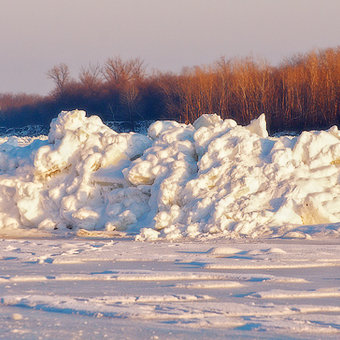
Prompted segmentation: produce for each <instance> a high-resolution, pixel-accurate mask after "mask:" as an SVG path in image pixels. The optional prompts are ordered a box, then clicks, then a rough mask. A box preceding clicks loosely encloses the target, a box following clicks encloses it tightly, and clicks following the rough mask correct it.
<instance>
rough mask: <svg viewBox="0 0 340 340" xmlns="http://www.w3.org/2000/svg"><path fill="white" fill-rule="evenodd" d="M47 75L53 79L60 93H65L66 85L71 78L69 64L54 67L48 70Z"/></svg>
mask: <svg viewBox="0 0 340 340" xmlns="http://www.w3.org/2000/svg"><path fill="white" fill-rule="evenodd" d="M47 77H48V78H50V79H52V80H53V81H54V83H55V85H56V90H57V91H58V92H59V93H63V92H64V90H65V86H66V85H67V83H68V82H70V80H71V76H70V70H69V68H68V66H67V65H66V64H64V63H61V64H59V65H56V66H54V67H52V68H51V69H50V70H49V71H48V72H47Z"/></svg>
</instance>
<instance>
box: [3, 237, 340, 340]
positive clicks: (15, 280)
mask: <svg viewBox="0 0 340 340" xmlns="http://www.w3.org/2000/svg"><path fill="white" fill-rule="evenodd" d="M0 249H1V250H0V273H1V274H0V338H2V339H38V338H41V339H47V338H51V339H94V338H98V339H101V338H108V339H137V338H138V339H193V338H195V339H207V338H215V339H222V338H230V337H236V338H242V339H243V338H253V337H255V338H263V339H266V338H268V339H272V338H275V339H287V338H288V339H289V338H293V339H311V338H312V339H313V338H315V339H320V338H330V339H332V338H334V339H336V338H339V337H340V289H339V282H340V281H339V280H340V244H339V241H338V240H337V241H329V240H328V241H323V242H322V241H308V240H303V241H302V240H277V241H274V240H270V241H257V242H254V241H253V242H244V241H243V242H241V241H233V242H231V241H226V240H214V241H205V242H181V243H169V242H164V241H162V242H155V243H149V242H146V243H144V242H135V241H133V240H132V239H129V238H119V237H112V238H111V239H104V238H97V239H96V238H81V237H76V238H74V237H73V238H71V239H67V238H63V239H30V238H26V239H6V238H3V239H1V240H0Z"/></svg>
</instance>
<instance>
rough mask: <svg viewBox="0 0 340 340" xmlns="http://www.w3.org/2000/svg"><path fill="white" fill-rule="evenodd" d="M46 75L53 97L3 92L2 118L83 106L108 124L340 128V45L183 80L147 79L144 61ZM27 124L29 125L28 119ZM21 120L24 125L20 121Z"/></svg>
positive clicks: (188, 72)
mask: <svg viewBox="0 0 340 340" xmlns="http://www.w3.org/2000/svg"><path fill="white" fill-rule="evenodd" d="M47 76H48V77H49V78H50V79H51V80H52V81H53V82H54V85H55V88H54V90H53V91H52V93H51V94H50V95H49V96H46V97H39V96H29V95H25V94H21V95H12V94H2V95H1V94H0V120H2V122H6V121H7V122H15V119H16V117H19V116H20V117H23V119H24V118H25V112H26V113H27V115H26V118H27V117H30V119H31V120H32V119H33V120H34V119H40V120H42V121H44V122H45V121H46V123H48V121H49V120H50V119H51V118H52V116H55V115H56V114H57V113H58V112H59V111H60V110H62V109H73V108H81V109H85V110H86V111H88V112H89V113H90V114H98V115H100V116H101V117H102V118H103V119H104V120H129V121H130V123H131V127H132V128H133V123H134V121H136V120H144V119H175V120H178V121H181V122H187V123H189V122H193V121H194V120H195V119H197V118H198V117H199V116H200V115H202V114H204V113H217V114H219V115H220V116H221V117H222V118H233V119H235V120H236V121H237V122H238V123H241V124H246V123H249V122H250V120H252V119H254V118H256V117H258V116H259V115H260V114H261V113H265V114H266V117H267V121H268V125H269V129H270V130H271V131H280V130H302V129H311V128H325V127H329V126H331V125H334V124H337V125H339V124H340V108H339V101H340V47H337V48H332V49H326V50H321V51H312V52H310V53H308V54H305V55H297V56H294V57H291V58H289V59H286V60H284V61H283V62H282V63H281V64H280V65H279V66H275V67H274V66H272V65H270V64H268V63H266V62H265V61H257V60H254V59H252V58H244V59H232V60H227V59H225V58H220V59H219V60H217V61H216V62H215V63H213V64H211V65H205V66H196V67H192V68H186V69H183V71H182V72H181V73H180V74H174V73H162V72H157V73H154V74H152V75H148V74H147V73H146V67H145V65H144V63H143V61H142V60H140V59H139V58H135V59H130V60H126V61H124V60H122V59H121V58H120V57H114V58H109V59H107V61H106V62H105V64H104V65H103V66H100V65H93V64H90V65H88V66H87V67H82V68H81V70H80V73H79V75H78V79H73V78H72V77H71V73H70V70H69V68H68V66H67V65H66V64H59V65H56V66H54V67H53V68H51V69H50V70H49V71H48V73H47ZM24 120H25V119H24ZM21 121H22V119H21Z"/></svg>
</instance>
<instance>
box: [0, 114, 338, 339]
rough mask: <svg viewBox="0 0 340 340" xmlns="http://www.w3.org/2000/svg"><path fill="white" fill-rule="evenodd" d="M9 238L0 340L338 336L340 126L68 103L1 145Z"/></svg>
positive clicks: (0, 202) (1, 253)
mask: <svg viewBox="0 0 340 340" xmlns="http://www.w3.org/2000/svg"><path fill="white" fill-rule="evenodd" d="M143 241H147V242H143ZM0 242H1V245H0V268H1V271H0V294H1V295H0V311H1V313H0V337H2V338H5V339H16V338H23V339H32V338H39V337H41V338H62V339H65V338H67V339H69V338H73V339H77V338H86V339H88V338H104V337H107V338H117V339H121V338H150V339H163V338H176V339H182V338H184V339H186V338H188V339H189V338H190V339H191V338H202V339H206V338H224V337H239V338H240V337H241V338H247V337H257V338H282V339H286V338H289V337H291V338H308V339H309V338H313V337H314V338H317V339H319V338H332V337H333V338H339V336H340V289H339V282H340V281H339V280H340V268H339V267H340V132H339V130H338V128H337V127H332V128H331V129H329V130H328V131H312V132H303V133H302V134H301V135H299V136H279V137H269V136H268V133H267V131H266V122H265V117H264V116H263V115H262V116H260V117H259V118H258V119H257V120H254V121H253V122H252V123H251V124H250V125H248V126H239V125H237V124H236V123H235V122H234V121H232V120H224V121H223V120H221V119H220V118H219V117H218V116H216V115H203V116H202V117H200V118H199V119H198V120H197V121H196V122H194V123H193V125H184V124H179V123H176V122H172V121H162V122H155V123H153V124H152V125H151V126H150V127H149V129H148V133H147V134H138V133H116V132H115V131H113V130H112V129H110V128H109V127H108V126H106V125H104V124H103V123H102V122H101V120H100V119H99V118H98V117H95V116H92V117H86V115H85V112H83V111H78V110H75V111H71V112H62V113H61V114H60V115H59V116H58V118H57V119H55V120H53V121H52V122H51V128H50V131H49V135H48V137H47V136H40V137H15V136H12V137H3V138H1V139H0Z"/></svg>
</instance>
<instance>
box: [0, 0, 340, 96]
mask: <svg viewBox="0 0 340 340" xmlns="http://www.w3.org/2000/svg"><path fill="white" fill-rule="evenodd" d="M1 4H2V6H1V7H2V9H1V12H0V32H1V33H0V34H1V49H0V51H1V52H0V75H1V82H0V93H4V92H13V93H19V92H26V93H38V94H47V93H48V92H50V91H51V90H52V88H53V86H54V84H53V82H52V81H51V80H49V79H48V78H47V76H46V73H47V71H48V70H49V69H50V68H51V67H53V66H54V65H56V64H59V63H62V62H63V63H66V64H67V65H68V66H69V67H70V70H71V72H72V75H73V76H75V77H77V75H78V72H79V70H80V68H81V66H87V65H88V64H89V63H92V64H96V63H99V64H103V63H104V62H105V60H106V59H107V58H109V57H112V56H118V55H119V56H121V57H122V58H123V59H129V58H135V57H139V58H141V59H142V60H143V61H144V62H145V65H147V69H148V71H149V72H152V70H153V69H156V70H160V71H173V72H179V71H180V70H181V69H182V68H183V67H187V66H189V67H190V66H194V65H202V64H209V63H212V62H214V61H216V60H217V59H218V58H220V57H221V56H225V57H226V58H228V59H229V58H234V57H246V56H253V57H255V58H264V59H266V60H268V61H269V62H270V63H272V64H277V63H278V62H280V61H282V60H283V58H285V57H290V56H292V55H294V54H298V53H305V52H309V51H310V50H312V49H323V48H328V47H336V46H339V44H340V41H339V33H340V21H339V20H338V14H339V13H340V1H338V0H324V1H317V0H294V1H293V0H285V1H281V0H277V1H272V0H257V1H255V0H242V1H237V0H225V1H221V0H172V1H171V2H166V1H159V0H101V1H100V2H99V3H98V2H97V3H95V2H94V1H91V0H73V1H72V2H70V1H66V0H58V1H56V0H49V1H46V0H31V1H29V2H26V1H20V0H19V1H13V0H1Z"/></svg>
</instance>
